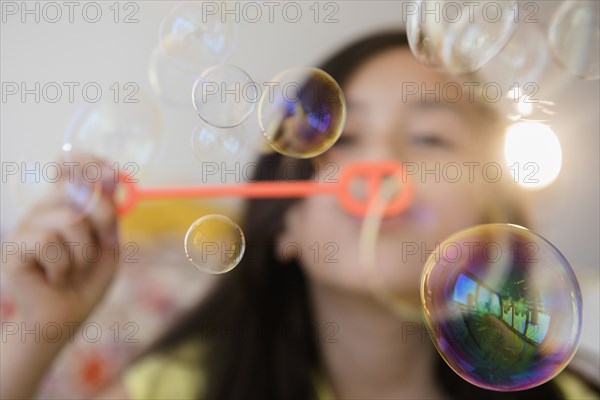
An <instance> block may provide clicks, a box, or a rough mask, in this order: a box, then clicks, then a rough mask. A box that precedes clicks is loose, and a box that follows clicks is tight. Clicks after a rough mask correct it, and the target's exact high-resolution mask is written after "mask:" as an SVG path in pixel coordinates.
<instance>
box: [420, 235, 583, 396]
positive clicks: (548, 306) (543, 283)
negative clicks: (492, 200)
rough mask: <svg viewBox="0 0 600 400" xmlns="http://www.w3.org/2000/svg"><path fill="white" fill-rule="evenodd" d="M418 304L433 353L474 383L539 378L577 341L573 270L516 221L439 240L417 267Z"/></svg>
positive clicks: (525, 382) (578, 309) (502, 386)
mask: <svg viewBox="0 0 600 400" xmlns="http://www.w3.org/2000/svg"><path fill="white" fill-rule="evenodd" d="M421 302H422V307H423V317H424V319H425V322H426V324H427V327H428V331H429V333H430V336H431V338H432V340H433V342H434V344H435V345H436V347H437V349H438V351H439V353H440V355H441V356H442V357H443V358H444V360H445V361H446V362H447V363H448V365H449V366H450V367H451V368H452V369H453V370H454V371H455V372H456V373H457V374H458V375H460V376H461V377H462V378H463V379H465V380H467V381H468V382H470V383H472V384H474V385H477V386H480V387H482V388H486V389H490V390H497V391H515V390H524V389H529V388H532V387H535V386H538V385H540V384H542V383H544V382H547V381H548V380H550V379H552V378H554V377H555V376H556V375H558V373H559V372H560V371H562V370H563V369H564V368H565V367H566V365H567V364H568V363H569V361H570V360H571V358H572V357H573V355H574V354H575V351H576V349H577V345H578V343H579V336H580V332H581V318H582V301H581V293H580V290H579V284H578V283H577V279H576V278H575V275H574V273H573V270H572V269H571V267H570V266H569V263H568V262H567V260H565V258H564V257H563V256H562V254H561V253H560V252H559V251H558V250H557V249H556V248H555V247H554V246H553V245H552V244H551V243H549V242H548V241H546V240H545V239H543V238H542V237H540V236H538V235H537V234H535V233H533V232H531V231H530V230H528V229H526V228H523V227H520V226H517V225H511V224H488V225H479V226H475V227H471V228H468V229H465V230H463V231H460V232H458V233H455V234H454V235H452V236H451V237H449V238H448V239H447V240H445V241H444V242H443V243H441V244H440V245H439V246H438V247H437V248H436V250H435V251H434V253H433V254H431V255H430V257H429V259H428V260H427V262H426V264H425V267H424V270H423V273H422V276H421Z"/></svg>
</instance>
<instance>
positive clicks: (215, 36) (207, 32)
mask: <svg viewBox="0 0 600 400" xmlns="http://www.w3.org/2000/svg"><path fill="white" fill-rule="evenodd" d="M211 7H219V5H217V3H214V2H195V3H187V2H186V3H182V4H180V5H178V6H176V7H174V8H173V9H172V10H171V11H170V12H169V13H168V14H167V16H166V17H165V19H164V20H163V21H162V23H161V25H160V29H159V35H158V36H159V37H158V45H159V47H160V49H161V51H162V52H163V53H164V54H165V55H166V56H167V57H169V58H170V59H171V60H172V62H174V63H175V64H177V65H179V66H180V67H182V68H186V69H188V70H191V71H193V70H196V71H197V70H198V68H206V67H207V66H208V65H212V64H215V63H217V62H222V61H224V60H225V59H226V58H227V57H228V56H229V55H230V54H231V52H232V51H233V50H234V48H235V43H236V40H237V25H236V24H235V23H234V21H231V20H229V19H227V18H226V16H223V15H221V13H219V12H212V11H214V10H211V9H210V8H211ZM223 7H224V6H223Z"/></svg>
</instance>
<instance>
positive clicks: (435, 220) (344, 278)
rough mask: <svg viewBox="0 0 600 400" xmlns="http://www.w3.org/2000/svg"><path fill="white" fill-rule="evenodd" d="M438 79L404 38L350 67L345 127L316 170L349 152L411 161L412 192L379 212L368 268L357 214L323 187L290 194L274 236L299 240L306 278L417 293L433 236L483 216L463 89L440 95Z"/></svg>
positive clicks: (477, 149) (344, 159) (413, 296)
mask: <svg viewBox="0 0 600 400" xmlns="http://www.w3.org/2000/svg"><path fill="white" fill-rule="evenodd" d="M444 82H448V77H446V76H444V75H442V74H440V73H437V72H435V71H431V70H428V69H425V68H423V67H421V66H420V65H419V64H418V63H417V62H416V61H415V59H414V57H413V56H412V54H411V53H410V51H409V50H408V49H405V48H399V49H394V50H389V51H387V52H384V53H381V54H380V55H378V56H376V57H374V58H372V59H371V60H369V61H368V62H366V63H365V64H363V65H362V66H361V67H360V68H359V69H357V70H356V71H355V73H354V74H353V75H352V76H351V78H350V80H349V81H348V82H347V85H346V86H345V88H344V95H345V97H346V101H347V106H348V117H347V122H346V128H345V130H344V132H343V134H342V136H341V138H340V139H339V141H338V143H337V144H336V145H335V146H334V147H333V148H332V149H330V150H329V151H327V152H326V153H325V154H324V155H323V156H321V157H320V159H319V160H318V161H319V162H318V165H319V167H317V172H318V173H319V176H320V177H325V176H327V175H328V174H330V173H331V171H333V170H336V169H338V170H341V169H342V168H344V166H345V165H347V164H349V163H353V162H356V161H361V160H362V161H364V160H380V159H391V160H395V161H397V162H402V163H410V165H411V167H410V168H411V170H412V171H413V172H414V175H412V180H413V181H414V184H415V193H414V197H413V200H412V204H411V206H410V207H409V208H408V209H407V210H406V211H405V212H404V213H403V214H401V215H398V216H394V217H389V218H383V219H382V221H381V226H380V229H379V231H378V233H377V238H376V242H375V243H376V248H375V250H376V251H375V254H376V260H375V264H374V265H371V266H370V268H367V267H369V266H366V265H361V261H360V260H361V257H362V256H364V254H361V250H360V248H361V247H360V240H359V238H360V233H361V228H362V227H363V219H362V218H357V217H355V216H352V215H350V214H348V213H347V212H345V211H344V210H343V209H342V208H341V207H340V206H339V204H338V202H337V200H336V198H335V197H334V196H330V195H324V196H313V197H309V198H307V199H305V200H303V201H300V202H298V203H296V204H295V205H294V206H293V207H292V208H291V209H290V210H289V211H288V213H287V215H286V228H285V232H284V233H283V234H282V236H281V237H280V238H279V240H278V242H279V245H280V246H286V245H288V244H289V243H290V242H294V243H295V245H296V246H295V247H297V248H300V249H301V255H300V263H301V265H302V267H303V268H304V270H305V272H306V273H307V275H308V276H309V278H310V279H311V281H313V282H315V283H319V284H322V285H326V286H329V287H332V288H335V289H342V290H349V291H355V292H363V293H364V292H366V291H369V290H372V287H370V286H369V285H370V284H371V285H372V284H376V285H378V287H379V288H380V289H382V290H385V291H386V292H387V293H392V294H393V295H395V296H399V297H401V298H402V299H404V300H405V301H409V302H411V303H412V302H415V303H416V302H418V301H419V300H418V299H419V296H418V288H419V277H420V273H421V268H422V266H423V264H424V263H425V261H426V259H427V256H428V255H429V254H430V253H431V251H433V249H434V248H435V246H436V243H440V242H442V241H443V240H444V239H445V238H446V237H448V236H449V235H450V234H452V233H453V232H455V231H457V230H460V229H462V228H465V227H468V226H472V225H476V224H478V223H482V222H483V219H484V214H485V212H486V211H487V208H486V204H487V203H488V201H489V200H490V198H489V197H488V196H489V195H490V192H491V191H490V190H484V187H483V186H484V185H483V183H482V182H481V181H482V180H483V175H482V166H483V165H484V164H485V163H486V161H485V160H484V156H483V153H485V152H486V151H485V149H484V148H485V146H488V147H489V144H486V142H485V141H484V139H483V138H484V137H485V136H486V135H485V133H482V132H479V131H480V130H481V128H480V127H479V125H478V123H476V118H474V116H473V115H474V113H475V106H474V105H473V104H469V103H468V100H469V99H468V96H463V97H466V99H465V101H459V102H457V103H449V102H444V101H443V100H444V97H445V96H443V95H442V94H443V93H442V92H441V90H442V88H443V87H444ZM436 84H437V86H436ZM415 88H418V89H417V93H416V94H413V95H410V94H409V93H412V92H414V90H415ZM426 90H429V91H430V92H429V94H427V93H426V92H425V91H426ZM432 91H435V93H433V92H432ZM436 95H437V96H438V97H439V98H440V102H437V103H436ZM448 96H449V95H448ZM465 163H466V164H465ZM457 167H458V168H457ZM436 171H437V172H436ZM458 173H460V174H461V176H458V175H457V174H458ZM360 186H361V185H357V187H358V189H357V195H360ZM280 250H282V249H280ZM282 253H285V252H284V251H282V252H279V254H282Z"/></svg>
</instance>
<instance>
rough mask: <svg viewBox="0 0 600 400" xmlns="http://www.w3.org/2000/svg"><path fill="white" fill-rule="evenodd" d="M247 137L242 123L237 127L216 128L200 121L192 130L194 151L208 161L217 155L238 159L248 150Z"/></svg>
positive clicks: (197, 156)
mask: <svg viewBox="0 0 600 400" xmlns="http://www.w3.org/2000/svg"><path fill="white" fill-rule="evenodd" d="M246 138H247V134H246V130H245V129H244V127H243V126H241V125H240V126H236V127H235V128H216V127H214V126H210V125H208V124H206V123H203V122H200V123H198V124H197V125H196V126H195V127H194V129H193V130H192V135H191V144H192V151H193V152H194V156H195V157H196V158H197V159H198V160H199V161H206V160H208V159H211V158H213V157H215V156H217V157H220V158H222V159H237V158H238V157H239V156H241V155H243V154H244V152H245V151H246V148H247V146H248V144H247V139H246Z"/></svg>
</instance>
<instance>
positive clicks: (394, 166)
mask: <svg viewBox="0 0 600 400" xmlns="http://www.w3.org/2000/svg"><path fill="white" fill-rule="evenodd" d="M385 176H392V177H393V178H395V179H396V180H398V181H399V183H400V184H401V185H402V186H401V187H403V190H402V192H401V193H399V194H398V195H397V196H395V197H394V198H393V199H392V200H391V201H390V202H388V203H387V205H386V206H385V207H384V211H383V213H384V216H389V215H394V214H399V213H401V212H402V211H404V209H406V208H407V207H408V205H409V204H410V202H411V200H412V195H413V191H414V185H413V182H412V180H410V179H407V178H408V177H407V176H406V175H405V174H404V170H403V168H402V165H401V164H399V163H396V162H394V161H371V162H359V163H354V164H351V165H349V166H347V167H345V168H344V169H343V170H342V173H341V175H340V179H339V181H337V182H331V183H316V182H309V181H296V182H287V181H272V182H251V183H242V184H236V185H202V186H170V187H166V186H165V187H142V188H140V187H137V185H135V183H133V182H131V180H130V179H129V177H128V176H126V175H125V174H121V176H120V183H121V184H122V185H123V188H124V194H125V196H124V199H123V200H122V201H120V202H118V204H117V212H118V214H119V215H125V214H127V213H128V212H129V211H131V210H132V209H133V208H135V205H136V204H137V202H138V201H140V200H143V199H163V198H203V197H227V196H238V197H245V198H295V197H306V196H312V195H316V194H333V195H336V196H337V198H338V201H339V202H340V205H341V206H342V207H343V208H344V209H345V210H346V211H348V212H350V213H351V214H354V215H358V216H364V215H365V214H366V212H367V210H368V205H369V203H370V202H372V201H373V200H375V199H376V198H377V196H378V191H379V186H380V184H381V180H382V179H383V177H385ZM356 178H365V179H366V180H367V182H368V184H367V198H366V199H365V200H361V199H356V198H354V197H353V196H352V193H351V191H350V183H351V182H352V181H353V180H354V179H356Z"/></svg>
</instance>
